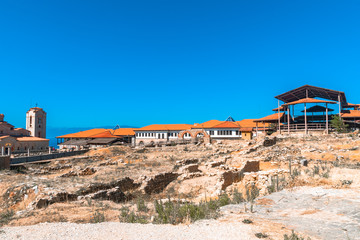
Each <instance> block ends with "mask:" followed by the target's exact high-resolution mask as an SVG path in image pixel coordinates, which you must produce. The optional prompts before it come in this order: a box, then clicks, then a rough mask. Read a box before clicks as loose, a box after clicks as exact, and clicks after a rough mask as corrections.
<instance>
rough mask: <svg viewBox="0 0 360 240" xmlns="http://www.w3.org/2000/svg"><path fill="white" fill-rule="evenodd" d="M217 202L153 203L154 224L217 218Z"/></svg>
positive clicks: (218, 202) (218, 204)
mask: <svg viewBox="0 0 360 240" xmlns="http://www.w3.org/2000/svg"><path fill="white" fill-rule="evenodd" d="M220 205H221V204H220V201H219V200H211V201H209V202H201V203H199V204H195V203H185V204H181V203H173V202H171V201H170V199H169V201H167V202H165V203H162V202H161V201H155V202H154V206H155V211H156V213H157V216H156V217H155V218H154V221H153V222H154V223H156V224H167V223H170V224H179V223H183V222H185V221H188V220H190V221H191V222H195V221H198V220H200V219H210V218H216V217H218V212H217V210H218V209H219V206H220Z"/></svg>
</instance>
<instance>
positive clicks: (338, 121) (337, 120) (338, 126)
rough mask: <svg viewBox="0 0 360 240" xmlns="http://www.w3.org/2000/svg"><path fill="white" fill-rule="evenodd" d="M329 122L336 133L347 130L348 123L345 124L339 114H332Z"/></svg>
mask: <svg viewBox="0 0 360 240" xmlns="http://www.w3.org/2000/svg"><path fill="white" fill-rule="evenodd" d="M330 124H331V126H332V127H333V128H335V130H336V131H337V132H338V133H344V132H347V128H348V127H349V125H347V124H345V123H344V121H343V120H342V118H341V117H340V116H339V115H334V116H333V117H332V119H331V121H330Z"/></svg>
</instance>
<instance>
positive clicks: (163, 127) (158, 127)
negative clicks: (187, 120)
mask: <svg viewBox="0 0 360 240" xmlns="http://www.w3.org/2000/svg"><path fill="white" fill-rule="evenodd" d="M191 127H193V125H190V124H153V125H149V126H146V127H142V128H137V129H134V131H176V130H188V129H191Z"/></svg>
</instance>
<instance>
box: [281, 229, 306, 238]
mask: <svg viewBox="0 0 360 240" xmlns="http://www.w3.org/2000/svg"><path fill="white" fill-rule="evenodd" d="M284 240H304V238H302V237H299V236H298V235H297V234H296V233H295V232H294V230H292V232H291V235H290V236H288V235H287V234H284Z"/></svg>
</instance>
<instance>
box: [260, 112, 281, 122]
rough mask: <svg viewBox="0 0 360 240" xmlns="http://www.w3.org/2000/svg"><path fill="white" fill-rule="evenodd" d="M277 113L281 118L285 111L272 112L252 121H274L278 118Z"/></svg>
mask: <svg viewBox="0 0 360 240" xmlns="http://www.w3.org/2000/svg"><path fill="white" fill-rule="evenodd" d="M279 115H280V118H282V117H283V116H284V115H285V113H283V112H282V113H280V114H279V113H274V114H271V115H269V116H266V117H263V118H259V119H255V120H254V122H262V121H274V120H278V119H279Z"/></svg>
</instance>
